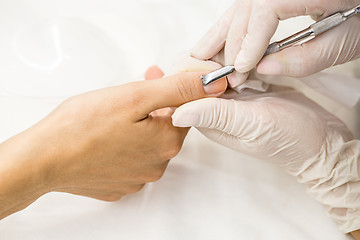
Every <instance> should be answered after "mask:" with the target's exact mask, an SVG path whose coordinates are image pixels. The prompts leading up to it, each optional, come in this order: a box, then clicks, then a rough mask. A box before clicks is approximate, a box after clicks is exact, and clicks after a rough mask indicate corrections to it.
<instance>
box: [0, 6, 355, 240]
mask: <svg viewBox="0 0 360 240" xmlns="http://www.w3.org/2000/svg"><path fill="white" fill-rule="evenodd" d="M230 3H231V1H228V0H226V1H225V0H223V1H215V0H213V1H210V0H207V1H205V0H197V1H192V0H182V1H180V0H148V1H146V0H143V1H140V0H139V1H115V0H106V1H100V0H92V1H89V0H87V1H85V0H84V1H72V0H71V1H70V0H62V1H60V0H59V1H55V0H54V1H40V0H31V1H29V0H22V1H21V0H13V1H1V2H0V12H1V14H0V31H1V33H2V38H0V50H1V52H2V54H1V55H0V66H1V68H0V86H1V91H2V92H4V93H6V95H3V96H2V97H0V114H1V118H0V140H1V139H2V140H4V139H6V138H8V137H10V136H12V135H14V134H16V133H17V132H20V131H22V130H23V129H26V128H27V127H29V126H31V125H32V124H34V123H35V122H37V121H38V120H40V119H41V118H42V117H43V116H45V115H46V114H47V113H48V112H50V111H51V110H52V109H53V108H54V107H55V106H56V105H57V104H58V103H59V102H60V101H61V100H62V99H63V98H62V97H63V96H68V95H71V94H74V93H80V92H83V91H87V90H89V89H94V88H98V87H105V86H108V85H111V84H115V83H124V82H128V81H131V80H134V79H139V78H140V76H141V74H142V73H143V72H144V71H145V69H146V67H148V66H150V65H152V64H154V63H159V64H160V65H161V66H163V67H164V68H165V69H168V68H170V65H171V64H170V62H171V61H172V59H173V58H174V57H175V56H177V55H178V54H179V53H181V52H183V51H185V50H187V49H188V48H190V47H191V46H192V45H193V44H194V43H195V41H196V40H197V39H198V38H199V37H200V36H201V35H202V34H203V33H204V32H205V31H206V29H207V28H208V27H209V26H210V25H211V24H212V23H213V21H214V19H215V18H217V17H218V16H219V15H220V14H221V13H222V12H223V10H224V9H226V7H227V6H229V4H230ZM56 26H57V27H56ZM54 29H55V30H54ZM19 36H20V37H19ZM56 37H58V38H56ZM27 39H28V40H27ZM54 39H60V40H61V41H57V40H56V41H55V40H54ZM15 40H16V41H17V49H18V50H19V51H15V50H14V49H15V48H13V45H12V44H13V43H14V41H15ZM59 42H61V43H62V44H60V45H56V43H59ZM56 46H61V48H59V47H56ZM20 53H21V54H20ZM59 56H62V57H60V58H59ZM66 56H67V57H66ZM59 59H60V60H61V61H60V60H59ZM25 60H26V61H27V62H26V61H25ZM47 60H49V61H47ZM29 61H30V64H29ZM33 63H35V65H36V66H35V65H34V64H33ZM39 66H40V67H39ZM54 95H55V96H56V98H52V97H51V96H54ZM40 97H41V98H40ZM0 239H6V240H12V239H14V240H18V239H37V240H38V239H139V240H140V239H150V240H151V239H154V240H155V239H156V240H159V239H164V240H165V239H166V240H168V239H274V240H275V239H276V240H281V239H284V240H285V239H286V240H287V239H292V240H297V239H299V240H300V239H301V240H303V239H304V240H305V239H306V240H308V239H327V240H332V239H334V240H335V239H336V240H342V239H350V238H349V237H348V236H345V235H343V234H341V233H340V232H339V231H338V230H337V229H336V226H335V224H334V223H333V222H332V221H331V220H330V219H328V218H327V217H326V216H325V213H324V211H323V209H322V207H321V206H320V205H319V204H318V203H316V202H315V201H313V200H312V199H311V198H310V197H308V196H307V194H306V193H305V190H304V188H303V186H301V185H300V184H298V183H296V181H295V179H293V178H292V177H291V176H288V175H287V174H286V173H284V171H282V169H279V168H277V167H276V166H273V165H270V164H268V163H265V162H261V161H258V160H256V159H251V158H249V157H247V156H244V155H241V154H239V153H236V152H233V151H231V150H228V149H225V148H223V147H221V146H218V145H215V144H214V143H211V142H210V141H208V140H206V139H205V138H204V137H203V136H201V135H200V134H199V133H198V132H197V131H196V130H192V131H191V132H190V134H189V136H188V138H187V141H186V143H185V145H184V148H183V150H182V152H181V153H180V154H179V155H178V156H177V157H176V158H175V159H174V160H173V161H172V162H171V164H170V166H169V168H168V171H167V172H166V173H165V175H164V177H163V178H162V179H161V180H160V181H159V182H156V183H154V184H149V185H147V186H146V187H145V189H143V190H142V191H141V192H139V193H137V194H134V195H131V196H127V197H125V198H123V199H122V200H121V201H119V202H117V203H106V202H100V201H96V200H92V199H88V198H83V197H78V196H73V195H68V194H61V193H51V194H47V195H45V196H43V197H42V198H41V199H39V200H38V201H36V202H35V203H34V204H32V205H31V206H30V207H28V208H27V209H26V210H24V211H22V212H19V213H17V214H14V215H12V216H10V217H8V218H6V219H4V220H2V221H1V222H0Z"/></svg>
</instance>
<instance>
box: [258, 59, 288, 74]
mask: <svg viewBox="0 0 360 240" xmlns="http://www.w3.org/2000/svg"><path fill="white" fill-rule="evenodd" d="M256 70H257V72H258V73H260V74H265V75H281V74H282V71H283V66H282V64H281V63H279V62H276V61H271V60H264V61H261V62H260V63H259V65H258V66H257V69H256Z"/></svg>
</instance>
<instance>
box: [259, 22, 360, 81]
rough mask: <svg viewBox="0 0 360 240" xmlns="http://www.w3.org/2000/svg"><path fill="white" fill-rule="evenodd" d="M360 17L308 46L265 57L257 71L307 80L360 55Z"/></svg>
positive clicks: (303, 45)
mask: <svg viewBox="0 0 360 240" xmlns="http://www.w3.org/2000/svg"><path fill="white" fill-rule="evenodd" d="M359 38H360V17H353V18H351V19H349V20H348V21H347V22H345V23H343V24H342V25H341V26H338V27H337V28H334V29H332V30H330V31H329V32H326V33H324V34H322V35H320V36H318V37H316V38H314V39H312V40H310V41H309V42H307V43H304V44H302V45H299V46H293V47H290V48H287V49H284V50H283V51H280V52H278V53H275V54H271V55H269V56H266V57H265V58H263V59H262V60H261V61H260V63H259V64H258V66H257V72H258V73H260V74H265V75H283V76H290V77H305V76H308V75H311V74H314V73H317V72H320V71H322V70H324V69H326V68H329V67H331V66H335V65H339V64H343V63H346V62H349V61H351V60H354V59H356V58H358V57H359V56H360V42H359Z"/></svg>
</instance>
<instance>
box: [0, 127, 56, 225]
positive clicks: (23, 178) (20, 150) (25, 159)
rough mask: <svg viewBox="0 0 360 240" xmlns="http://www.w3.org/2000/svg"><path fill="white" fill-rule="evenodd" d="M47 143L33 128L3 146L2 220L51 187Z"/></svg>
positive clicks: (0, 163)
mask: <svg viewBox="0 0 360 240" xmlns="http://www.w3.org/2000/svg"><path fill="white" fill-rule="evenodd" d="M45 152H46V146H44V145H43V144H42V142H41V137H39V135H38V134H35V133H33V130H32V129H29V130H27V131H25V132H23V133H21V134H19V135H17V136H15V137H13V138H11V139H9V140H8V141H6V142H4V143H2V144H1V145H0V219H1V218H4V217H6V216H8V215H10V214H12V213H14V212H16V211H19V210H22V209H24V208H25V207H27V206H28V205H29V204H31V203H32V202H33V201H35V200H36V199H37V198H39V197H40V196H42V195H43V194H45V193H47V192H49V191H50V190H51V188H50V186H51V184H49V183H51V181H48V180H49V177H48V174H47V169H48V161H47V157H46V155H47V154H44V153H45Z"/></svg>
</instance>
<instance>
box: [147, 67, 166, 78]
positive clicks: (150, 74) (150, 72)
mask: <svg viewBox="0 0 360 240" xmlns="http://www.w3.org/2000/svg"><path fill="white" fill-rule="evenodd" d="M163 76H164V72H163V71H162V70H161V69H160V68H159V67H158V66H155V65H154V66H151V67H149V68H148V69H147V70H146V72H145V80H154V79H159V78H162V77H163Z"/></svg>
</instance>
